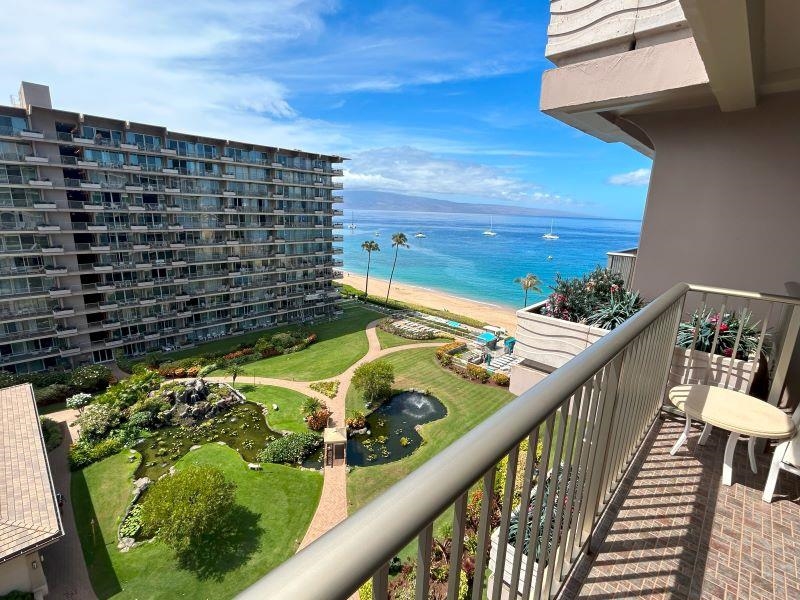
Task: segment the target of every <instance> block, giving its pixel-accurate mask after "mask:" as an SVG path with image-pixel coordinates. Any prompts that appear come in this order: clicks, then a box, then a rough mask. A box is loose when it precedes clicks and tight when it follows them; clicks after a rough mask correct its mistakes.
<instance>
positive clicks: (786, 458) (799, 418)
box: [761, 406, 800, 502]
mask: <svg viewBox="0 0 800 600" xmlns="http://www.w3.org/2000/svg"><path fill="white" fill-rule="evenodd" d="M792 421H794V426H795V428H796V429H797V431H796V432H795V434H794V437H793V438H791V439H788V440H784V441H783V442H781V443H780V444H778V445H777V446H776V447H775V454H773V455H772V466H770V469H769V475H767V483H766V484H764V494H763V495H762V496H761V499H762V500H764V502H772V495H773V494H774V493H775V485H776V484H777V483H778V473H780V471H781V469H783V470H784V471H789V472H790V473H792V474H793V475H798V476H800V406H798V407H797V408H796V409H795V411H794V413H793V414H792Z"/></svg>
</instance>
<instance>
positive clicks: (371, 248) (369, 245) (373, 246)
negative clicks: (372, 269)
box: [361, 240, 381, 298]
mask: <svg viewBox="0 0 800 600" xmlns="http://www.w3.org/2000/svg"><path fill="white" fill-rule="evenodd" d="M361 249H362V250H364V251H365V252H366V253H367V281H366V282H365V283H364V298H366V297H367V289H368V288H369V265H370V263H371V262H372V253H373V252H380V251H381V247H380V246H378V242H376V241H375V240H367V241H366V242H364V243H362V244H361Z"/></svg>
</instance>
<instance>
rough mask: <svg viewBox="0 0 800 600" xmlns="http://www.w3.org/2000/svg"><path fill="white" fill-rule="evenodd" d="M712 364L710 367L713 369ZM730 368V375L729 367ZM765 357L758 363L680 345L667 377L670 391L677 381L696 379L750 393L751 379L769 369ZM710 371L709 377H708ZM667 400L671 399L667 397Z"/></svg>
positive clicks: (700, 382) (676, 349)
mask: <svg viewBox="0 0 800 600" xmlns="http://www.w3.org/2000/svg"><path fill="white" fill-rule="evenodd" d="M709 364H710V369H709ZM729 370H730V375H728V371H729ZM765 370H766V363H765V361H763V360H762V361H759V362H758V363H754V362H753V361H752V359H751V360H749V361H745V360H739V359H737V358H728V357H727V356H720V355H719V354H714V355H711V354H709V353H708V352H703V351H702V350H689V349H688V348H678V347H676V348H675V349H674V350H673V352H672V362H671V363H670V366H669V377H668V378H667V393H669V390H670V388H672V387H674V386H676V385H688V384H693V383H699V384H707V385H717V386H720V387H724V388H727V389H730V390H736V391H738V392H744V393H747V392H748V391H749V389H750V383H751V382H752V381H754V380H755V378H756V377H758V376H759V375H761V374H762V372H764V373H765V372H766V371H765ZM706 373H708V379H706ZM665 401H666V402H669V400H668V399H667V398H666V397H665Z"/></svg>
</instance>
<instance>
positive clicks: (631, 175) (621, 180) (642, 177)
mask: <svg viewBox="0 0 800 600" xmlns="http://www.w3.org/2000/svg"><path fill="white" fill-rule="evenodd" d="M608 183H610V184H611V185H647V184H648V183H650V169H636V170H635V171H629V172H628V173H619V174H618V175H612V176H611V177H609V178H608Z"/></svg>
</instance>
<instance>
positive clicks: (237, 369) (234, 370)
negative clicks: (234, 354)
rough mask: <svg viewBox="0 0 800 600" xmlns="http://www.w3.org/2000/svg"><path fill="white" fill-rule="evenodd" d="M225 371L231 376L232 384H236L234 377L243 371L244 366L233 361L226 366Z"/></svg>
mask: <svg viewBox="0 0 800 600" xmlns="http://www.w3.org/2000/svg"><path fill="white" fill-rule="evenodd" d="M227 371H228V375H230V376H231V383H232V385H236V378H237V377H238V376H239V375H242V374H243V373H244V367H243V366H242V365H239V364H236V363H233V364H232V365H230V366H229V367H228V368H227Z"/></svg>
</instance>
